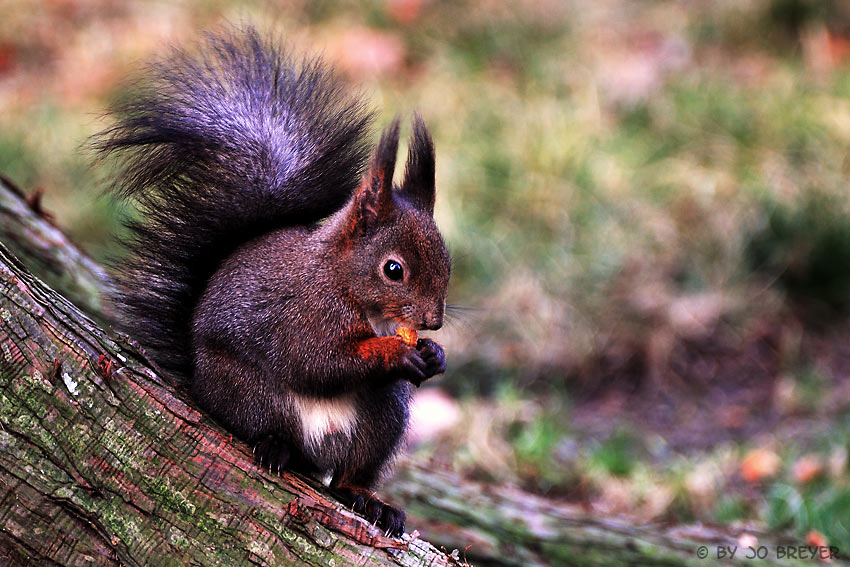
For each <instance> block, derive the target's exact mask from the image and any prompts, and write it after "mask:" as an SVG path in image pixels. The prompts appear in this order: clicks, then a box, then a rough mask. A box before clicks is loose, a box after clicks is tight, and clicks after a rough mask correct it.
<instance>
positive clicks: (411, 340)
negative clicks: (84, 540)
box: [395, 327, 419, 347]
mask: <svg viewBox="0 0 850 567" xmlns="http://www.w3.org/2000/svg"><path fill="white" fill-rule="evenodd" d="M395 335H396V336H397V337H398V338H400V339H401V340H402V341H404V344H406V345H408V346H412V347H415V346H416V341H417V340H419V337H418V336H417V334H416V329H408V328H407V327H399V328H398V329H397V330H396V332H395Z"/></svg>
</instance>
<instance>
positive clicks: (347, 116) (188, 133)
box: [95, 27, 451, 536]
mask: <svg viewBox="0 0 850 567" xmlns="http://www.w3.org/2000/svg"><path fill="white" fill-rule="evenodd" d="M111 113H112V114H113V115H114V116H115V117H116V121H115V123H114V124H113V125H112V126H111V127H109V128H107V129H106V130H105V131H103V132H101V133H100V134H99V135H98V138H97V139H96V143H95V145H96V147H97V149H98V150H99V151H100V152H101V154H102V156H113V157H114V158H116V160H117V161H116V178H115V181H114V183H113V184H112V185H111V189H110V191H111V192H112V193H113V194H114V195H115V196H116V197H117V198H118V199H119V200H130V201H133V202H135V204H136V207H137V209H138V213H139V214H138V215H137V216H136V217H135V218H133V219H131V220H128V221H127V224H128V228H129V235H130V236H129V237H128V238H127V239H126V242H125V244H126V245H127V246H128V247H129V254H128V255H127V257H126V258H125V259H123V260H120V261H119V262H118V263H117V265H116V267H115V271H116V273H117V275H116V279H117V288H118V291H117V292H116V298H115V300H116V303H117V306H118V309H119V312H120V313H121V314H122V319H123V324H119V327H120V328H122V330H125V331H126V332H128V334H132V335H133V336H134V337H135V338H136V339H137V340H138V342H139V343H140V344H141V345H142V347H144V349H145V351H146V352H147V353H148V355H149V356H150V357H151V358H152V359H153V361H154V362H155V363H156V364H157V365H158V366H159V367H160V368H162V369H164V370H165V371H167V372H168V374H169V375H170V376H172V377H176V379H177V380H178V381H179V382H180V383H182V384H184V385H185V386H186V387H187V388H188V391H189V393H190V395H191V397H192V398H193V399H194V400H195V402H196V403H197V404H198V405H199V406H200V407H201V408H203V409H204V410H205V411H206V412H207V413H208V414H210V415H211V416H212V417H213V418H214V419H215V420H217V421H218V422H219V423H221V424H222V425H223V426H224V427H225V428H226V429H228V430H229V431H231V432H232V433H233V434H235V435H236V436H237V437H239V438H241V439H243V440H244V441H246V442H247V443H248V444H249V445H250V446H253V450H254V455H255V458H256V460H257V461H258V463H259V465H260V466H261V467H264V468H268V469H269V470H270V471H275V472H278V473H279V472H280V471H281V470H283V469H288V470H293V471H296V472H300V473H303V474H307V475H311V476H315V477H318V478H322V477H324V478H325V481H326V483H327V479H328V478H329V479H330V481H329V486H330V489H331V491H332V492H333V493H334V494H335V495H336V496H337V497H338V498H339V499H340V500H341V502H343V503H344V504H345V505H347V506H349V507H351V508H353V509H354V511H355V512H358V513H361V514H363V515H364V516H365V517H366V518H367V519H368V520H369V521H371V522H372V523H375V524H377V525H378V526H379V527H381V528H382V529H383V530H385V531H386V532H387V533H388V534H390V535H393V536H399V535H401V534H402V533H403V532H404V523H405V513H404V511H403V510H400V509H397V508H394V507H392V506H390V505H388V504H386V503H384V502H382V501H381V500H380V499H378V498H376V497H375V496H374V493H373V490H374V488H375V486H376V485H377V484H378V482H379V481H380V480H381V478H382V477H383V476H384V475H385V474H386V473H387V472H388V469H389V467H390V464H391V462H392V460H393V458H394V456H395V455H396V454H397V452H398V451H399V449H400V447H401V445H402V441H403V438H404V435H405V431H406V429H407V426H408V417H409V413H408V406H409V403H410V399H411V395H412V389H413V387H414V386H417V387H418V386H419V385H420V384H421V383H422V382H423V381H424V380H427V379H428V378H430V377H432V376H435V375H437V374H441V373H443V372H444V371H445V368H446V356H445V352H444V350H443V348H442V347H441V346H439V345H438V344H437V343H436V342H434V341H433V340H431V339H428V338H419V339H418V340H417V341H416V342H415V344H414V345H413V346H411V345H409V344H406V343H405V342H404V341H403V340H401V339H400V338H398V337H396V336H393V335H394V333H395V332H396V330H397V329H398V328H399V327H403V328H409V329H414V330H424V329H430V330H436V329H439V328H440V327H441V325H442V321H443V316H444V311H445V305H446V303H445V302H446V293H447V287H448V282H449V274H450V270H451V259H450V256H449V253H448V251H447V249H446V245H445V243H444V241H443V239H442V237H441V235H440V232H439V230H438V228H437V226H436V223H435V221H434V217H433V213H434V200H435V165H434V163H435V154H434V144H433V140H432V137H431V135H430V133H429V131H428V129H427V127H426V126H425V123H424V122H423V120H422V118H421V117H420V116H419V115H418V114H415V115H414V119H413V133H412V136H411V139H410V143H409V147H408V155H407V161H406V165H405V169H404V175H403V180H402V182H401V184H400V185H394V184H393V172H394V169H395V161H396V153H397V148H398V141H399V122H398V119H396V120H395V121H393V122H392V124H391V125H390V126H389V127H388V128H387V129H386V130H385V131H384V132H383V134H382V135H381V137H380V141H379V142H378V144H377V147H376V148H375V150H374V153H372V155H371V159H370V153H371V152H370V147H369V143H368V140H367V136H368V130H369V127H370V124H371V122H372V120H373V114H372V113H371V112H369V111H368V110H367V107H366V104H364V102H363V100H362V96H361V95H359V94H357V95H354V94H350V93H349V92H348V91H347V90H346V88H345V87H344V86H343V85H342V83H341V81H340V80H339V79H338V78H337V77H336V76H335V75H334V73H333V71H331V70H330V69H328V68H327V67H326V66H325V65H324V63H323V62H322V61H321V60H319V59H310V58H305V59H304V60H302V61H301V63H300V65H298V64H295V63H294V62H293V59H292V58H291V56H290V55H289V54H288V53H287V52H286V51H285V50H284V49H283V48H281V47H280V46H279V44H278V43H276V42H275V41H274V40H273V39H270V38H267V37H264V36H261V35H260V34H259V33H258V32H257V31H256V30H255V29H254V28H252V27H244V28H241V29H228V30H226V31H224V32H219V33H213V34H208V36H207V39H206V41H205V42H202V44H201V48H200V50H198V51H197V52H196V53H189V52H187V51H182V50H175V51H174V52H173V53H172V54H171V55H170V56H168V57H166V58H164V59H162V60H160V61H158V62H157V63H154V64H153V65H152V66H151V68H150V69H149V70H148V73H147V74H146V76H145V78H144V79H142V81H141V82H140V83H139V84H138V85H137V86H136V88H135V89H133V91H132V93H131V95H130V96H128V97H126V98H124V99H123V100H119V101H118V102H116V103H115V104H114V105H113V106H112V108H111Z"/></svg>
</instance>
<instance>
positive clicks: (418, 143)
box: [401, 113, 436, 215]
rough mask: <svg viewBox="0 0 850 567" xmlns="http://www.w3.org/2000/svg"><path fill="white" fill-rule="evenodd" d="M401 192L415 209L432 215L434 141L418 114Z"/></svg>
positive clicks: (434, 196) (434, 187)
mask: <svg viewBox="0 0 850 567" xmlns="http://www.w3.org/2000/svg"><path fill="white" fill-rule="evenodd" d="M401 192H402V194H404V196H405V197H406V198H407V200H408V201H409V202H411V203H412V204H413V206H415V207H416V208H417V209H419V210H422V211H426V212H427V213H428V214H431V215H433V214H434V200H435V199H436V180H435V166H434V140H432V139H431V134H430V133H429V132H428V127H427V126H425V121H424V120H422V117H421V116H420V115H419V113H416V114H414V115H413V135H412V136H411V137H410V144H409V146H408V150H407V165H406V166H405V168H404V181H403V182H402V184H401Z"/></svg>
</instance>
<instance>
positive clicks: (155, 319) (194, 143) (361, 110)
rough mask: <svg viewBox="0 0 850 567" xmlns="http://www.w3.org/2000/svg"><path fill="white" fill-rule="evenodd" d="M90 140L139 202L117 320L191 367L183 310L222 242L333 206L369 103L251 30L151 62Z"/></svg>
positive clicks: (341, 199) (354, 179) (358, 158)
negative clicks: (113, 161)
mask: <svg viewBox="0 0 850 567" xmlns="http://www.w3.org/2000/svg"><path fill="white" fill-rule="evenodd" d="M112 113H113V114H114V115H115V116H116V118H117V122H116V124H115V125H114V126H112V127H111V128H109V129H108V130H106V131H104V132H102V133H101V134H99V136H98V137H97V138H96V142H95V147H96V148H97V149H98V150H99V151H100V152H101V153H102V154H103V155H107V154H115V155H117V157H118V158H119V161H118V164H119V165H118V171H117V175H116V181H115V183H114V185H113V191H114V192H115V193H116V194H117V195H118V196H120V197H122V198H132V199H134V200H135V201H136V202H137V203H138V209H139V215H138V216H137V218H136V219H134V220H131V221H129V222H128V225H129V229H130V237H129V238H128V239H127V245H128V247H129V248H130V250H129V252H130V254H129V255H128V257H127V259H126V260H122V261H120V263H119V264H118V265H117V271H118V280H119V288H120V292H119V293H118V297H117V302H118V303H119V308H120V310H121V311H122V312H123V317H124V324H125V327H126V329H127V330H128V331H129V332H131V333H132V335H133V336H134V337H136V338H138V340H139V341H140V342H141V344H142V345H143V346H144V347H145V348H146V350H147V351H148V353H149V354H150V355H151V356H152V357H153V359H154V360H155V361H156V362H157V363H158V364H159V365H160V366H162V367H163V368H165V369H166V370H170V371H172V372H176V373H177V374H178V375H180V374H182V375H184V376H185V375H186V374H187V373H188V372H189V371H190V363H191V354H190V352H191V351H190V335H189V332H190V327H191V318H192V311H193V309H194V306H195V304H196V303H197V300H198V298H199V296H200V294H201V293H202V292H203V290H204V287H205V286H206V282H207V280H208V278H209V277H210V276H211V275H212V274H213V272H214V271H215V270H216V268H217V267H218V265H219V264H220V263H221V261H222V260H224V258H226V257H227V256H228V255H229V254H230V253H231V252H232V251H233V249H234V248H235V247H236V246H238V245H240V244H242V243H244V242H246V241H247V240H249V239H251V238H253V237H254V236H257V235H259V234H262V233H265V232H268V231H269V230H273V229H274V228H276V227H279V226H288V225H308V224H311V223H314V222H316V221H318V220H320V219H322V218H324V217H326V216H328V215H329V214H331V213H333V212H334V211H336V210H338V209H339V208H341V207H342V206H343V205H344V204H345V203H346V201H347V200H348V199H349V198H350V196H351V194H352V193H353V191H354V190H355V189H356V186H357V184H358V182H359V178H360V175H361V173H362V170H363V168H364V165H365V163H366V160H367V159H368V155H369V147H368V144H367V140H366V138H367V136H366V135H367V133H368V129H369V125H370V122H371V114H370V113H369V112H367V110H366V108H365V105H364V104H363V102H362V101H361V99H360V98H358V97H353V96H351V95H349V94H346V92H345V89H344V86H343V85H342V84H341V83H340V82H339V81H338V80H337V79H335V78H334V77H333V75H332V74H331V73H330V72H329V71H328V70H327V69H325V68H324V67H323V66H322V64H321V62H320V61H318V60H304V61H302V62H301V64H300V65H295V64H294V62H293V61H292V60H291V59H290V57H289V56H287V55H286V54H285V53H284V52H283V50H282V49H281V48H280V47H278V46H277V45H275V43H274V42H273V41H271V40H266V39H265V38H262V37H261V36H260V34H259V33H258V32H257V31H256V30H254V29H252V28H245V29H231V30H227V31H225V32H223V33H220V34H218V35H209V36H208V37H207V40H206V42H205V43H204V44H203V46H202V48H201V49H200V50H199V53H197V54H194V55H190V54H188V53H186V52H183V51H178V52H176V53H174V54H173V55H172V56H171V57H170V58H168V59H165V60H163V61H161V62H159V63H157V64H154V65H153V66H152V69H151V72H150V74H149V76H147V77H146V78H145V79H143V80H142V81H141V82H139V84H138V85H137V86H136V88H135V89H134V90H133V94H132V95H131V96H128V97H127V99H126V100H124V101H120V102H118V103H117V104H116V105H114V106H113V108H112Z"/></svg>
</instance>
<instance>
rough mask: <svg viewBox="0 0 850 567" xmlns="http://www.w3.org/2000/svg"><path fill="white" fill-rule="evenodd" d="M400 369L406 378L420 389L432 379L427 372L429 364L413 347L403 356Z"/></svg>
mask: <svg viewBox="0 0 850 567" xmlns="http://www.w3.org/2000/svg"><path fill="white" fill-rule="evenodd" d="M399 367H400V368H401V370H402V372H403V373H404V378H406V379H407V380H409V381H410V382H412V383H413V384H415V385H416V387H419V385H420V384H421V383H422V382H423V381H424V380H427V379H428V378H430V376H428V375H426V372H425V371H426V369H427V368H428V364H427V363H426V362H425V360H424V359H423V358H422V355H421V354H420V353H419V351H418V350H417V349H415V348H412V347H411V348H408V349H407V350H405V351H404V353H403V354H402V355H401V362H400V364H399Z"/></svg>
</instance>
